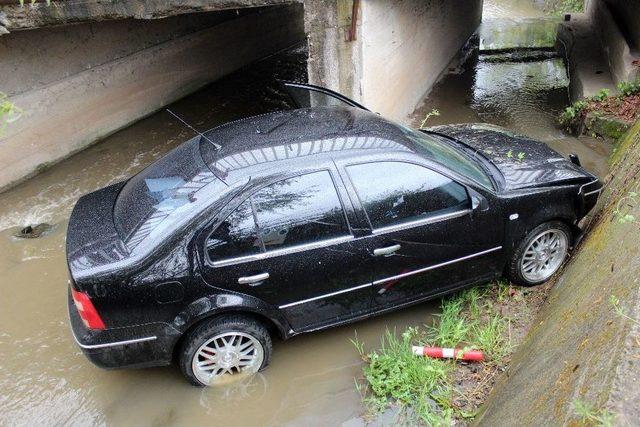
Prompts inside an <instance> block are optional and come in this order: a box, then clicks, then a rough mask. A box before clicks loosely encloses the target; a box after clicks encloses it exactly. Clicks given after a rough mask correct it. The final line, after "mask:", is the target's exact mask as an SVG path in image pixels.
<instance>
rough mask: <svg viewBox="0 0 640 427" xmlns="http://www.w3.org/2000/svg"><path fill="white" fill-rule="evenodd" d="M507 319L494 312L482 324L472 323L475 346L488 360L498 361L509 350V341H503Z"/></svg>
mask: <svg viewBox="0 0 640 427" xmlns="http://www.w3.org/2000/svg"><path fill="white" fill-rule="evenodd" d="M507 325H508V321H507V319H505V318H504V317H502V316H500V315H498V314H494V315H493V316H490V317H489V320H488V321H487V322H486V323H484V324H477V323H476V324H474V325H473V335H474V338H475V340H476V343H477V346H478V347H479V348H481V349H482V350H483V351H484V352H485V353H486V355H487V356H488V358H489V360H494V361H500V360H502V359H503V358H504V357H505V356H506V355H507V354H509V353H510V352H511V343H510V342H505V341H506V340H505V338H504V336H505V331H506V330H507Z"/></svg>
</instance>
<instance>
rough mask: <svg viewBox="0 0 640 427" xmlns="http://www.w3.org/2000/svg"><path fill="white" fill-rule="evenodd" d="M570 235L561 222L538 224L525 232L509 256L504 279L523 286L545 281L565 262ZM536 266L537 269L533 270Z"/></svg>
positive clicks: (569, 244) (567, 228) (569, 231)
mask: <svg viewBox="0 0 640 427" xmlns="http://www.w3.org/2000/svg"><path fill="white" fill-rule="evenodd" d="M571 237H572V236H571V230H570V229H569V227H567V226H566V225H565V224H564V223H562V222H560V221H550V222H545V223H543V224H540V225H539V226H537V227H536V228H534V229H533V230H531V231H530V232H529V233H527V236H526V237H525V238H524V239H522V241H521V242H520V244H519V245H518V247H517V248H516V250H515V252H514V253H513V255H512V256H511V259H510V261H509V264H508V265H507V269H506V276H507V278H508V279H509V280H510V281H511V282H513V283H515V284H517V285H522V286H535V285H539V284H541V283H544V282H546V281H547V280H549V279H550V278H551V277H552V276H553V275H554V274H556V273H557V272H558V270H560V268H561V267H562V264H564V260H565V259H566V256H567V254H568V252H569V248H570V246H571ZM545 239H547V240H546V242H547V243H546V244H545ZM549 242H551V243H549ZM554 250H555V252H554ZM538 268H539V269H540V270H539V271H538V272H537V273H536V271H537V270H538Z"/></svg>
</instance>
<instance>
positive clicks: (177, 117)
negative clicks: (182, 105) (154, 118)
mask: <svg viewBox="0 0 640 427" xmlns="http://www.w3.org/2000/svg"><path fill="white" fill-rule="evenodd" d="M166 110H167V112H168V113H169V114H171V115H172V116H173V117H175V118H176V119H178V120H180V122H182V124H183V125H185V126H186V127H188V128H189V129H191V130H192V131H194V132H195V133H197V134H198V135H200V136H201V137H202V138H204V139H206V140H207V141H209V142H210V143H211V144H212V145H213V146H214V147H216V150H219V149H220V148H222V146H221V145H220V144H216V143H215V142H213V141H212V140H210V139H209V138H207V137H206V136H205V134H203V133H202V132H200V131H199V130H197V129H196V128H194V127H193V126H191V125H190V124H189V123H187V122H186V121H185V120H183V119H182V118H181V117H180V116H178V115H177V114H176V113H174V112H173V111H171V110H169V109H168V108H166Z"/></svg>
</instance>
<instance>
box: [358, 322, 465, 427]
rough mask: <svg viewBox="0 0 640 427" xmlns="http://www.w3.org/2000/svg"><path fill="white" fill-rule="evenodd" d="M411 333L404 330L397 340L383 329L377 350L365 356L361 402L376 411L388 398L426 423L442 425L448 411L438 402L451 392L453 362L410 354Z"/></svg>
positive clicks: (449, 412) (385, 403)
mask: <svg viewBox="0 0 640 427" xmlns="http://www.w3.org/2000/svg"><path fill="white" fill-rule="evenodd" d="M414 332H415V330H414V331H413V332H412V333H404V334H402V337H401V338H400V339H399V338H397V337H396V335H395V333H392V332H390V331H389V330H387V331H386V332H385V334H384V335H383V337H382V339H381V348H380V350H378V351H374V352H372V353H370V354H369V355H368V360H369V364H368V365H367V366H366V367H365V368H364V376H365V379H366V380H367V383H368V385H369V395H368V396H367V397H366V398H365V404H366V405H367V406H368V407H369V408H370V409H373V410H374V411H380V410H382V409H384V408H385V407H386V406H387V403H388V401H389V399H391V400H392V401H394V402H396V403H397V404H399V405H400V406H401V407H404V408H407V407H409V406H410V407H412V408H413V412H414V413H415V415H416V416H417V417H418V418H420V419H421V420H422V421H423V422H425V423H427V424H430V425H431V424H436V425H437V424H442V423H444V422H446V421H447V419H450V418H451V414H452V410H451V409H450V408H445V410H442V409H441V407H440V406H439V404H438V403H439V402H440V403H446V402H447V401H448V400H449V397H448V396H450V395H451V390H450V388H451V385H450V384H449V382H448V380H447V379H448V375H449V373H450V372H451V371H452V369H453V365H451V364H450V363H448V362H446V361H443V360H437V359H430V358H424V357H416V356H414V355H413V353H412V352H411V345H412V341H413V339H414V336H413V333H414Z"/></svg>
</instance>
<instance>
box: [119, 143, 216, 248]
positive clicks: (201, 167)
mask: <svg viewBox="0 0 640 427" xmlns="http://www.w3.org/2000/svg"><path fill="white" fill-rule="evenodd" d="M199 140H200V137H196V138H193V139H191V140H190V141H187V142H185V143H184V144H182V145H180V146H178V147H177V148H175V149H173V150H172V151H170V152H169V153H168V154H167V155H165V156H164V157H162V158H161V159H160V160H158V161H157V162H155V163H153V164H151V165H150V166H148V167H147V168H146V169H144V170H143V171H142V172H140V173H139V174H137V175H135V176H134V177H133V178H131V179H130V180H129V181H127V183H126V184H125V185H124V186H123V187H122V190H120V194H118V198H117V200H116V203H115V206H114V212H113V214H114V223H115V226H116V229H117V230H118V233H119V234H120V238H121V239H122V240H123V242H124V243H125V245H126V246H127V248H128V249H129V250H130V251H132V250H133V249H134V248H135V247H136V246H137V245H138V244H139V243H140V242H142V241H143V240H144V239H145V238H147V237H148V236H149V235H151V234H152V233H158V230H164V229H167V230H166V231H168V228H170V227H172V226H175V224H174V223H175V222H176V221H172V220H171V219H169V220H167V218H169V217H173V218H174V219H175V218H177V219H178V222H182V221H184V220H185V219H187V218H189V217H190V216H192V214H193V212H194V211H197V210H198V209H195V205H197V201H198V199H204V198H205V197H208V196H209V195H210V193H211V191H213V192H216V191H218V192H220V191H222V188H223V187H226V186H225V184H224V183H223V182H222V181H220V180H219V179H218V178H216V176H215V175H214V174H213V173H212V172H211V171H210V170H209V168H207V166H206V165H205V164H204V162H203V160H202V157H201V156H200V151H199V148H198V145H199ZM209 184H211V185H209ZM214 187H215V188H214ZM205 188H207V190H206V191H202V192H201V190H204V189H205ZM212 188H213V190H212ZM200 192H201V193H202V194H203V193H205V192H206V193H207V195H206V196H205V195H204V194H203V195H202V197H200V195H201V193H200ZM196 213H197V212H196Z"/></svg>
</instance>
